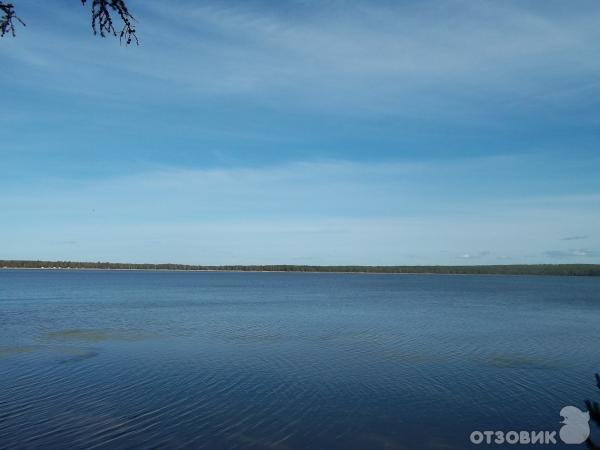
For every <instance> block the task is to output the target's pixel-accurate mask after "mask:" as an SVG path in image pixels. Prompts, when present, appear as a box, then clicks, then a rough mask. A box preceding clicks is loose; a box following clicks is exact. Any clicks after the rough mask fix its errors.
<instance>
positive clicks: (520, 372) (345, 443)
mask: <svg viewBox="0 0 600 450" xmlns="http://www.w3.org/2000/svg"><path fill="white" fill-rule="evenodd" d="M599 324H600V279H598V278H575V277H564V278H558V277H508V276H433V275H360V274H300V273H296V274H284V273H193V272H138V271H131V272H129V271H123V272H118V271H111V272H104V271H51V270H48V271H44V270H0V448H57V447H58V448H95V447H101V448H131V447H134V448H150V447H162V448H169V449H173V448H217V449H220V448H256V449H261V448H276V449H287V448H292V449H294V448H317V449H387V448H389V449H412V448H414V449H426V448H432V449H434V448H437V449H448V448H465V447H467V448H468V447H469V446H470V443H469V435H470V433H471V432H472V431H473V430H558V429H559V428H560V424H559V421H560V416H559V412H560V409H561V408H562V407H563V406H566V405H574V406H577V407H579V408H581V409H583V410H585V405H584V403H583V401H584V400H585V399H586V398H593V399H596V400H600V391H598V390H597V388H596V387H595V385H594V373H596V372H598V371H599V370H600V327H599ZM480 447H485V446H480ZM552 447H553V448H559V447H560V444H559V445H556V446H552ZM487 448H491V447H489V446H488V447H487ZM570 448H573V447H572V446H570ZM575 448H577V447H575Z"/></svg>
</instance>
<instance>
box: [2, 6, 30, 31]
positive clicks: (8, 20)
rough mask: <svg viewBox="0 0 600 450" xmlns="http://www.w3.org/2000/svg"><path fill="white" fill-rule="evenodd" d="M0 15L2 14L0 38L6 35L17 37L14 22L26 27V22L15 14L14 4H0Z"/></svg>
mask: <svg viewBox="0 0 600 450" xmlns="http://www.w3.org/2000/svg"><path fill="white" fill-rule="evenodd" d="M0 13H2V16H1V17H0V37H4V35H5V34H10V35H12V36H13V37H15V24H14V21H17V22H19V23H20V24H21V25H23V26H25V22H23V21H22V20H21V19H20V18H19V16H17V15H16V14H15V7H14V6H13V4H12V3H4V2H0Z"/></svg>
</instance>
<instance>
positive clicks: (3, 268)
mask: <svg viewBox="0 0 600 450" xmlns="http://www.w3.org/2000/svg"><path fill="white" fill-rule="evenodd" d="M548 266H551V265H548ZM591 266H596V265H591ZM447 267H448V268H454V267H456V266H447ZM469 267H473V268H485V267H486V266H469ZM509 267H510V266H509ZM11 270H15V271H17V270H20V271H27V270H36V271H49V272H50V271H63V272H74V271H102V272H199V273H277V274H281V273H288V274H337V275H429V276H431V275H445V276H453V275H454V276H469V275H477V276H511V277H519V276H535V277H589V278H594V277H597V276H600V273H598V274H595V273H594V274H584V273H581V274H569V273H565V274H559V273H525V272H524V273H500V272H494V271H489V272H486V271H482V272H469V271H465V272H435V271H430V272H426V271H423V272H420V271H415V272H408V271H407V272H401V271H396V272H394V271H375V270H371V271H366V270H364V271H360V270H352V271H336V270H256V269H253V270H242V269H181V268H179V269H177V268H173V269H168V268H116V267H107V268H103V267H8V266H0V272H2V271H11Z"/></svg>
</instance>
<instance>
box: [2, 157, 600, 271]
mask: <svg viewBox="0 0 600 450" xmlns="http://www.w3.org/2000/svg"><path fill="white" fill-rule="evenodd" d="M507 161H508V162H507ZM502 164H509V166H519V165H522V164H523V160H522V159H516V160H515V159H513V158H508V159H507V160H504V161H503V160H502V158H484V159H475V160H463V161H459V160H453V161H449V162H444V161H438V162H435V163H433V162H430V163H428V164H425V163H411V162H408V163H403V162H395V163H387V164H378V163H373V164H360V163H355V162H354V163H352V162H345V161H341V162H336V161H326V162H299V163H294V164H285V165H279V166H272V167H262V168H232V169H225V168H220V169H197V170H191V169H173V168H171V169H166V168H165V169H163V170H159V171H152V172H146V173H140V174H136V175H128V176H119V177H109V178H104V179H96V180H89V179H87V180H55V181H54V182H48V183H47V184H46V185H45V186H44V189H43V190H42V189H40V188H37V187H32V188H30V189H26V188H24V187H23V186H19V187H18V189H12V188H11V189H8V190H5V191H4V193H3V195H2V196H1V197H0V211H5V212H6V211H10V214H4V215H3V218H2V221H0V249H2V252H3V254H4V257H10V258H18V257H22V258H25V257H35V258H42V257H43V258H48V259H54V258H60V259H63V258H64V259H90V258H91V259H111V260H131V259H132V258H133V259H135V260H142V261H150V262H158V261H181V262H190V263H192V262H195V263H271V262H278V263H283V262H289V261H291V260H292V259H294V258H310V259H311V260H312V261H314V262H315V263H316V262H319V263H322V264H336V263H339V264H350V263H354V264H359V263H361V264H402V263H406V264H408V263H410V264H417V263H419V264H444V263H445V264H455V263H456V261H457V256H459V255H462V258H461V257H460V256H459V259H464V260H465V261H472V262H473V263H474V264H482V263H497V261H498V259H497V256H496V255H501V256H503V257H511V258H512V260H511V261H515V262H540V261H548V260H552V259H554V258H556V257H558V256H559V254H558V253H549V252H548V251H547V249H548V248H549V245H552V242H556V240H557V236H565V235H567V234H568V233H569V231H570V230H572V226H573V225H572V224H573V222H577V223H578V228H579V229H580V230H581V231H582V232H584V233H586V234H587V235H589V236H592V234H593V230H595V229H597V228H598V226H600V209H598V208H597V207H596V206H597V200H596V199H593V198H592V199H588V200H587V201H586V200H581V201H580V202H578V203H576V204H573V203H572V202H563V201H561V200H560V198H559V199H558V200H557V201H555V202H550V201H548V202H546V203H545V204H543V205H540V204H539V202H538V200H537V199H536V197H535V195H534V196H533V197H529V202H528V203H527V201H526V198H525V197H524V196H522V195H519V196H518V197H519V201H518V202H516V203H512V204H511V203H510V202H508V201H507V198H505V197H503V193H504V191H505V186H504V185H503V184H502V183H500V184H498V185H497V186H496V188H495V190H494V191H489V188H488V192H487V193H486V195H485V196H483V197H482V196H481V195H480V193H479V192H476V191H473V192H467V191H465V190H463V189H462V188H460V187H455V186H453V180H456V179H461V178H463V177H464V176H465V175H466V174H470V175H471V176H477V177H482V178H487V179H489V178H490V174H491V173H492V172H490V170H491V168H492V167H494V168H498V166H501V165H502ZM514 176H515V177H516V178H518V177H519V176H520V175H519V174H518V173H516V174H515V175H514ZM492 194H493V195H492ZM509 194H510V195H514V193H513V194H511V193H509ZM533 194H535V193H533ZM510 195H509V197H510ZM61 242H62V243H63V244H59V243H61ZM65 242H77V243H78V245H76V246H75V245H65V244H64V243H65ZM599 245H600V242H598V241H597V240H595V239H593V238H590V239H589V246H590V248H594V246H599ZM465 249H472V250H469V251H468V252H465ZM480 249H481V250H480ZM577 251H579V250H577ZM577 251H571V252H570V253H565V254H564V255H562V254H561V257H562V259H563V260H565V261H569V260H574V261H577V260H578V258H581V257H584V256H585V257H586V258H587V260H589V261H594V260H595V259H594V258H596V256H597V255H596V254H595V253H593V252H591V251H589V252H587V250H580V251H579V253H577ZM586 252H587V253H586ZM294 260H296V259H294Z"/></svg>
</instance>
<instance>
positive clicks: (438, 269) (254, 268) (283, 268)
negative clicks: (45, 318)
mask: <svg viewBox="0 0 600 450" xmlns="http://www.w3.org/2000/svg"><path fill="white" fill-rule="evenodd" d="M0 268H12V269H21V268H23V269H26V268H28V269H54V268H56V269H105V270H110V269H112V270H190V271H208V270H214V271H238V272H348V273H382V274H385V273H399V274H402V273H405V274H445V275H557V276H560V275H563V276H564V275H568V276H600V264H513V265H483V266H308V265H225V266H205V265H186V264H134V263H131V264H130V263H110V262H78V261H15V260H5V261H3V260H0Z"/></svg>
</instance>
